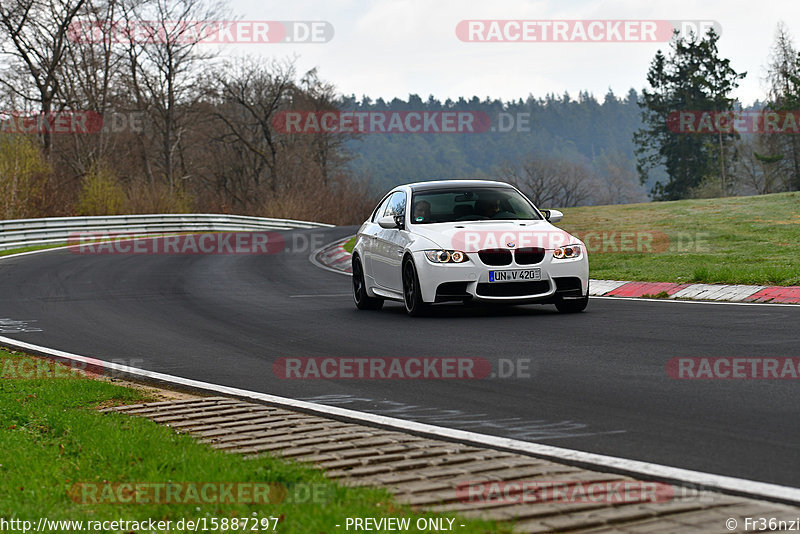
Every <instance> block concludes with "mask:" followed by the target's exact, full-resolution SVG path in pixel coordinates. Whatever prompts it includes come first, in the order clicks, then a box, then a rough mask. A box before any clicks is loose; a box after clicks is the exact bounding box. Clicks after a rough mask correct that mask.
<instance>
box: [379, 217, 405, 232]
mask: <svg viewBox="0 0 800 534" xmlns="http://www.w3.org/2000/svg"><path fill="white" fill-rule="evenodd" d="M378 226H380V227H381V228H386V229H387V230H391V229H392V228H399V227H400V226H399V225H398V224H397V220H396V219H395V217H394V215H384V216H383V217H381V218H380V219H378Z"/></svg>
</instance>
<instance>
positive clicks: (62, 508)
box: [0, 349, 510, 534]
mask: <svg viewBox="0 0 800 534" xmlns="http://www.w3.org/2000/svg"><path fill="white" fill-rule="evenodd" d="M23 361H24V362H26V364H24V365H20V364H21V363H22V362H23ZM37 362H38V363H37ZM41 362H45V360H41V359H38V358H35V359H34V358H31V357H28V356H25V355H21V354H18V353H11V352H9V351H7V350H2V349H0V373H1V374H0V376H2V378H0V518H4V519H6V520H10V519H22V520H31V521H34V522H35V521H37V520H38V518H40V517H46V518H48V519H50V520H58V519H61V520H70V519H71V520H83V521H89V520H92V521H99V520H117V519H122V520H132V521H141V520H145V519H148V518H153V519H155V520H171V521H173V525H175V522H177V521H179V520H181V519H193V520H196V519H198V518H206V521H209V520H210V519H211V518H229V519H230V518H239V519H240V520H241V519H243V518H269V517H273V518H280V520H279V522H278V525H277V529H276V531H277V532H280V533H298V534H307V533H312V532H314V533H316V532H335V531H337V530H340V529H337V528H336V527H335V525H336V524H342V525H343V522H344V520H345V519H346V518H348V517H389V516H391V517H408V518H411V521H412V522H413V521H416V519H417V518H418V517H422V516H423V515H425V516H427V517H433V516H432V515H431V514H420V513H415V512H413V511H412V510H410V509H409V508H407V507H404V506H399V505H397V504H395V503H394V502H393V501H392V498H391V496H390V495H389V494H388V493H387V492H385V491H383V490H378V489H366V488H346V487H343V486H340V485H337V484H335V483H334V482H332V481H330V480H327V479H326V478H325V477H324V476H323V474H322V472H321V471H319V470H315V469H312V468H310V467H306V466H302V465H299V464H295V463H291V462H287V461H284V460H280V459H277V458H272V457H269V456H259V457H257V458H253V459H245V458H244V457H242V456H239V455H236V454H228V453H224V452H220V451H215V450H213V449H211V448H210V447H208V446H206V445H201V444H198V443H196V442H195V441H194V440H193V439H192V438H190V437H188V436H186V435H180V434H176V433H175V432H174V431H172V430H171V429H170V428H167V427H165V426H160V425H157V424H155V423H153V422H151V421H148V420H146V419H143V418H137V417H131V416H126V415H122V414H101V413H99V412H98V411H97V410H96V409H95V408H96V407H98V406H109V405H117V404H131V403H136V402H142V401H144V400H147V398H146V397H144V396H143V395H144V394H143V393H142V392H141V391H139V390H136V389H131V388H127V387H121V386H119V385H116V384H112V383H109V382H107V381H98V380H92V379H87V378H63V376H64V374H68V373H60V372H59V373H51V374H47V373H46V372H45V373H43V374H30V373H31V371H30V369H31V368H32V366H38V367H36V369H37V370H41V369H44V370H45V371H47V370H48V369H53V367H52V366H50V367H41V365H42V363H41ZM60 369H63V368H60ZM71 372H72V371H69V373H71ZM31 376H40V377H43V378H39V379H20V377H22V378H25V377H31ZM54 376H55V377H58V378H54ZM162 482H164V483H166V482H174V483H204V482H232V483H246V484H248V483H273V484H281V485H283V487H285V488H286V490H287V495H288V497H287V498H286V499H285V500H284V501H283V502H282V503H280V504H266V505H265V504H260V503H256V504H242V503H239V504H219V503H208V502H203V503H202V504H197V503H196V502H192V503H189V504H185V503H181V504H175V503H161V504H142V503H120V502H111V501H114V500H115V499H116V497H110V496H109V495H106V497H103V495H104V494H103V490H101V491H99V492H97V493H95V492H88V493H87V492H85V490H84V488H86V487H87V485H89V484H99V485H100V486H99V487H100V488H104V487H106V484H117V483H162ZM76 484H83V485H82V486H75V485H76ZM76 488H78V489H77V490H76ZM307 489H313V490H314V495H316V497H313V498H311V499H310V501H311V502H309V499H308V498H307V497H306V495H307V493H306V490H307ZM71 492H72V493H71ZM87 494H88V495H90V496H91V497H92V498H89V499H87V498H85V496H86V495H87ZM116 495H117V496H118V495H119V494H116ZM98 496H99V498H98ZM128 496H130V494H128ZM95 499H96V500H97V502H94V500H95ZM84 501H89V502H84ZM457 521H458V523H459V524H460V523H464V524H465V525H466V527H465V528H459V529H458V530H459V531H460V532H467V533H478V532H480V533H489V532H509V531H510V529H509V527H507V526H503V525H497V524H494V523H491V522H481V521H473V520H470V521H462V520H461V519H458V520H457ZM251 525H252V519H251ZM269 526H270V528H269V529H264V528H259V529H256V530H251V529H250V527H248V528H247V531H259V532H267V531H270V532H271V531H272V526H273V524H272V523H270V525H269ZM342 528H343V526H342ZM71 530H77V529H71ZM185 530H188V529H175V528H174V526H173V530H172V532H183V531H185ZM51 531H52V530H51ZM56 531H57V530H56ZM229 531H230V532H234V531H242V528H239V529H233V528H231V529H230V530H229ZM104 532H114V531H113V530H104ZM117 532H122V530H119V531H117ZM220 532H222V531H220Z"/></svg>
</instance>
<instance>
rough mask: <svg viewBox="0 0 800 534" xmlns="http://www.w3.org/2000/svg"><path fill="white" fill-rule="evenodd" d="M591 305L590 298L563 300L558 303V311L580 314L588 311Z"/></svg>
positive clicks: (560, 299)
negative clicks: (588, 306) (587, 307)
mask: <svg viewBox="0 0 800 534" xmlns="http://www.w3.org/2000/svg"><path fill="white" fill-rule="evenodd" d="M588 304H589V297H588V296H585V297H581V298H579V299H562V298H559V299H558V300H557V301H556V309H557V310H558V311H559V312H561V313H578V312H582V311H583V310H585V309H586V306H587V305H588Z"/></svg>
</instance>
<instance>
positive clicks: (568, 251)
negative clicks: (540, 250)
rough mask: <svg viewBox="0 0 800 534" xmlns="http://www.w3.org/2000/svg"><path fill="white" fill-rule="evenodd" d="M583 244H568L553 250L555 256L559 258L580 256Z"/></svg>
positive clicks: (565, 258)
mask: <svg viewBox="0 0 800 534" xmlns="http://www.w3.org/2000/svg"><path fill="white" fill-rule="evenodd" d="M580 256H581V246H580V245H567V246H566V247H558V248H557V249H555V250H554V251H553V257H554V258H555V259H557V260H567V259H570V260H571V259H575V258H580Z"/></svg>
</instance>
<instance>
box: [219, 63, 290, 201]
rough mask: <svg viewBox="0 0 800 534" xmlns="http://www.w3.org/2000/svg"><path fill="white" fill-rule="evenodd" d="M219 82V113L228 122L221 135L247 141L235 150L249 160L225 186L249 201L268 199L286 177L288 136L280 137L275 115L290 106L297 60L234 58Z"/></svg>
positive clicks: (225, 140) (224, 140)
mask: <svg viewBox="0 0 800 534" xmlns="http://www.w3.org/2000/svg"><path fill="white" fill-rule="evenodd" d="M213 83H214V86H215V88H214V93H215V102H216V104H217V108H216V110H215V111H214V115H215V116H216V117H217V119H218V120H219V121H220V123H221V125H222V128H221V130H220V131H221V132H222V133H221V134H220V135H218V137H217V140H218V141H220V142H222V143H229V144H231V143H232V144H237V145H241V147H244V150H243V149H242V148H235V149H233V150H234V151H235V152H236V153H238V154H240V155H243V156H245V157H244V158H243V159H242V161H245V162H249V168H248V169H241V170H242V171H244V172H243V173H241V174H240V175H239V176H238V177H237V178H230V177H227V176H226V177H224V179H223V181H222V182H221V183H219V186H220V187H222V188H224V189H226V190H228V191H229V192H230V193H231V194H232V195H233V196H234V197H235V198H238V200H239V202H241V203H242V204H243V205H247V204H250V203H259V202H263V200H264V196H263V195H264V194H266V193H272V194H274V193H276V192H277V191H278V188H279V186H280V185H281V181H282V175H281V168H280V160H279V157H280V155H281V154H280V152H281V146H282V145H284V144H285V142H284V141H282V140H281V139H279V135H278V133H277V132H276V130H275V127H274V125H273V119H274V118H275V116H276V114H277V113H278V111H279V110H281V109H287V108H288V106H289V104H290V103H291V98H292V96H293V95H294V94H295V88H296V85H295V69H294V64H293V63H292V62H288V61H287V62H277V61H271V62H267V61H263V60H252V59H245V60H241V61H238V62H235V63H230V64H228V65H227V68H226V69H225V70H223V71H222V72H220V73H219V74H218V75H216V76H215V77H214V80H213ZM242 180H246V181H248V182H249V183H243V182H242ZM264 189H266V191H264Z"/></svg>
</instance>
